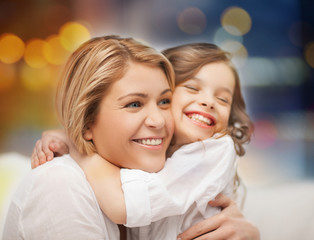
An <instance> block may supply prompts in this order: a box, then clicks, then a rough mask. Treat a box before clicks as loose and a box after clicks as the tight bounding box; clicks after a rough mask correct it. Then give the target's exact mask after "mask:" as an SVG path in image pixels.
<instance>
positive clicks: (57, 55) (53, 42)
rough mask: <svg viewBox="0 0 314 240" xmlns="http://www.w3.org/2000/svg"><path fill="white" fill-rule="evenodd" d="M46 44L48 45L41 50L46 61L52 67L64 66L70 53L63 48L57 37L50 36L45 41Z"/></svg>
mask: <svg viewBox="0 0 314 240" xmlns="http://www.w3.org/2000/svg"><path fill="white" fill-rule="evenodd" d="M47 43H48V44H45V45H44V48H43V54H44V56H45V58H46V59H47V61H48V62H49V63H51V64H54V65H61V64H64V63H65V62H66V60H67V58H68V57H69V55H70V52H69V51H67V50H66V49H65V48H64V47H63V45H62V43H61V40H60V38H59V36H57V35H53V36H50V37H49V38H48V39H47Z"/></svg>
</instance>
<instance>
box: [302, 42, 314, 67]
mask: <svg viewBox="0 0 314 240" xmlns="http://www.w3.org/2000/svg"><path fill="white" fill-rule="evenodd" d="M304 55H305V60H306V62H307V64H308V65H310V66H311V67H312V68H314V42H310V43H309V44H308V45H307V46H306V48H305V54H304Z"/></svg>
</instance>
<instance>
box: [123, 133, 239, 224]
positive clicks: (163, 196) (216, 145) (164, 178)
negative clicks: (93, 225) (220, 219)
mask: <svg viewBox="0 0 314 240" xmlns="http://www.w3.org/2000/svg"><path fill="white" fill-rule="evenodd" d="M235 157H236V153H235V150H234V144H233V141H232V139H231V138H230V137H229V136H224V137H221V138H219V139H207V140H205V141H202V142H196V143H192V144H188V145H186V146H183V147H182V148H181V149H179V150H178V151H176V152H175V153H174V154H173V156H172V157H171V158H170V159H168V160H167V162H166V165H165V167H164V168H163V169H162V170H161V171H160V172H158V173H152V174H149V173H146V172H143V171H140V170H129V169H121V181H122V187H123V191H124V197H125V202H126V209H127V224H126V226H128V227H137V226H144V225H148V224H150V223H151V222H155V221H157V220H160V219H162V218H165V217H169V216H174V215H181V214H184V213H185V212H186V211H187V210H188V209H189V207H190V206H191V205H192V204H194V203H196V207H197V208H198V211H200V212H201V213H202V215H203V216H206V213H205V212H206V207H207V205H208V201H210V200H212V199H214V198H215V197H216V196H217V195H218V194H219V193H220V192H222V191H223V190H225V189H226V187H227V185H228V189H230V187H229V186H230V184H232V183H233V178H234V175H235ZM228 193H229V194H230V195H231V194H232V189H231V190H230V192H228Z"/></svg>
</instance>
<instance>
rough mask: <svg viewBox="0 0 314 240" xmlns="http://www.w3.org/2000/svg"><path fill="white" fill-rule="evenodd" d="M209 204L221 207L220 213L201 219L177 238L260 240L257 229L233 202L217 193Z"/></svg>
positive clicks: (184, 239)
mask: <svg viewBox="0 0 314 240" xmlns="http://www.w3.org/2000/svg"><path fill="white" fill-rule="evenodd" d="M209 204H210V205H211V206H213V207H220V208H222V211H221V213H219V214H217V215H215V216H213V217H211V218H208V219H206V220H204V221H201V222H199V223H197V224H195V225H194V226H192V227H190V228H189V229H187V230H186V231H185V232H183V233H181V234H180V235H179V236H178V239H181V240H187V239H196V240H204V239H210V240H260V233H259V230H258V229H257V228H256V227H255V226H254V225H253V224H252V223H250V222H249V221H247V220H246V219H245V218H244V216H243V215H242V213H241V211H240V210H239V208H238V206H237V205H236V203H235V202H233V201H232V200H231V199H230V198H228V197H227V196H225V195H223V194H219V195H218V196H217V197H216V199H215V200H214V201H210V202H209Z"/></svg>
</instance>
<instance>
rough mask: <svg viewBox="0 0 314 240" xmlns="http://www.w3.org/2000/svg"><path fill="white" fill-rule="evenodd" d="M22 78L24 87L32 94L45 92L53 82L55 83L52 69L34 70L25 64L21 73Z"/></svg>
mask: <svg viewBox="0 0 314 240" xmlns="http://www.w3.org/2000/svg"><path fill="white" fill-rule="evenodd" d="M20 74H21V75H20V77H21V81H22V84H23V86H24V87H25V88H26V89H27V90H29V91H32V92H36V91H40V90H43V89H45V88H47V87H49V86H51V81H53V79H52V78H53V76H54V74H53V73H52V70H51V68H49V67H42V68H32V67H30V66H28V65H26V64H24V65H23V66H22V68H21V71H20Z"/></svg>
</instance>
